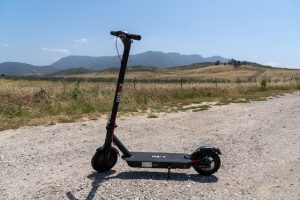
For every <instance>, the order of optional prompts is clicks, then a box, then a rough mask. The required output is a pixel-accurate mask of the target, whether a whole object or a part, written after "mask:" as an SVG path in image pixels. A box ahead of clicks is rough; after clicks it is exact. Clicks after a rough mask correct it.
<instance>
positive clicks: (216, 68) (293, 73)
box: [67, 64, 300, 82]
mask: <svg viewBox="0 0 300 200" xmlns="http://www.w3.org/2000/svg"><path fill="white" fill-rule="evenodd" d="M117 76H118V72H117V71H116V70H115V71H114V70H110V71H103V72H93V73H87V74H76V75H69V76H67V77H77V78H78V77H85V78H117ZM292 77H293V79H294V80H295V79H297V78H298V79H300V70H292V69H277V68H261V67H253V66H249V65H243V66H241V67H238V68H236V67H233V66H232V65H211V66H206V67H203V66H200V65H197V64H194V65H191V66H189V67H186V68H170V69H151V68H149V69H147V68H146V69H144V70H136V69H133V70H128V72H127V74H126V78H128V79H137V80H147V79H148V80H161V79H164V80H167V79H181V78H183V79H186V80H193V79H194V80H202V81H212V80H217V81H220V82H228V81H230V82H236V81H238V79H239V80H240V81H241V82H245V81H246V82H254V81H255V79H257V81H259V80H261V79H268V80H269V79H271V80H272V81H275V82H283V81H286V82H289V81H290V80H291V78H292Z"/></svg>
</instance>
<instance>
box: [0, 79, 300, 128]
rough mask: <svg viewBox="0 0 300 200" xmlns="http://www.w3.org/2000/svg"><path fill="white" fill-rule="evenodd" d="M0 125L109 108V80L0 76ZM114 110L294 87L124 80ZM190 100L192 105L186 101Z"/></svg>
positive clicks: (93, 115)
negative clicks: (30, 79) (43, 79)
mask: <svg viewBox="0 0 300 200" xmlns="http://www.w3.org/2000/svg"><path fill="white" fill-rule="evenodd" d="M0 84H1V87H0V130H4V129H10V128H17V127H20V126H24V125H38V124H48V125H49V124H50V125H51V124H55V123H59V122H72V121H76V120H88V119H97V118H98V117H104V116H107V115H108V113H109V112H110V110H111V106H112V100H113V95H114V91H115V84H114V83H112V82H107V83H105V82H65V81H29V80H21V79H20V80H9V79H7V80H6V79H0ZM124 89H125V91H124V93H123V94H122V98H121V103H120V109H119V111H120V114H121V115H124V114H134V113H147V114H148V117H149V118H153V117H157V116H156V115H155V113H157V112H178V111H184V110H193V111H194V112H197V111H202V110H206V109H209V106H207V105H198V104H200V103H202V102H214V103H213V104H215V105H224V104H228V103H246V102H249V101H251V100H263V99H264V98H265V97H268V96H273V95H280V94H282V93H286V92H292V91H295V90H298V89H300V85H299V84H298V85H297V84H296V83H294V82H293V83H290V82H285V83H283V82H276V83H275V82H274V83H273V82H271V83H267V86H266V87H265V88H262V87H261V86H260V84H259V83H258V84H255V83H240V84H237V83H218V84H215V83H184V84H183V85H181V84H180V83H168V84H162V83H138V84H136V85H135V86H134V84H133V83H126V84H125V86H124ZM189 105H193V106H189Z"/></svg>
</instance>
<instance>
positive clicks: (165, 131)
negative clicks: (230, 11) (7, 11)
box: [0, 92, 300, 200]
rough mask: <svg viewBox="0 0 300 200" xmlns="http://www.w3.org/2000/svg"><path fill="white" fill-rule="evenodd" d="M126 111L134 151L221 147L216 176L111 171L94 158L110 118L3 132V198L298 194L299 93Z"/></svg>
mask: <svg viewBox="0 0 300 200" xmlns="http://www.w3.org/2000/svg"><path fill="white" fill-rule="evenodd" d="M158 116H159V117H158V118H151V119H150V118H147V117H146V116H129V117H121V118H120V119H119V120H118V125H119V127H118V128H117V129H116V131H115V132H116V134H117V135H118V137H119V138H120V139H121V140H122V141H123V142H124V144H126V145H127V146H128V148H129V149H130V150H134V151H140V150H143V151H165V152H192V151H193V150H195V149H196V148H198V147H200V146H202V145H212V146H216V147H219V148H220V149H221V151H222V153H223V155H222V156H221V161H222V166H221V168H220V170H219V171H218V172H217V173H215V174H214V175H212V176H209V177H203V176H200V175H198V174H197V173H196V171H194V170H193V169H192V168H191V169H189V170H180V169H173V170H171V172H172V173H171V177H170V180H169V181H168V180H167V173H166V172H167V170H165V169H138V168H129V167H128V166H127V165H126V163H125V162H124V161H123V160H122V159H120V158H119V160H118V162H117V164H116V166H115V167H114V168H113V170H111V171H110V172H108V173H105V174H99V173H96V172H95V171H93V170H92V168H91V166H90V159H91V157H92V155H93V154H94V152H95V149H96V148H97V147H99V146H101V145H102V143H103V141H104V137H105V124H106V120H105V119H100V120H97V121H87V122H81V123H65V124H57V125H52V126H35V127H23V128H19V129H17V130H6V131H2V132H0V199H5V200H6V199H133V200H138V199H195V200H196V199H297V200H299V199H300V190H299V188H300V93H299V92H298V93H293V94H287V95H284V96H281V97H279V98H272V99H270V100H268V101H262V102H252V103H249V104H230V105H226V106H215V107H213V108H211V109H209V110H207V111H202V112H180V113H169V114H163V113H161V114H159V115H158Z"/></svg>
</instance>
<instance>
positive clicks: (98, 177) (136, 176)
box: [67, 170, 218, 200]
mask: <svg viewBox="0 0 300 200" xmlns="http://www.w3.org/2000/svg"><path fill="white" fill-rule="evenodd" d="M115 172H116V171H115V170H111V171H109V172H106V173H97V172H93V173H91V174H90V175H88V176H87V178H89V179H91V180H93V182H92V188H91V190H90V192H89V194H88V196H87V198H86V199H94V197H95V194H96V192H97V190H98V188H99V187H100V186H101V183H103V182H104V181H108V180H110V179H124V180H161V181H163V180H168V181H195V182H199V183H216V182H218V178H217V177H216V176H214V175H211V176H201V175H199V174H186V173H176V172H171V174H170V177H169V179H168V175H167V172H148V171H130V172H121V173H119V174H117V175H113V176H111V175H112V174H114V173H115ZM67 197H68V199H70V200H72V199H76V198H72V195H70V193H67Z"/></svg>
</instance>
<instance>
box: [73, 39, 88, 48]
mask: <svg viewBox="0 0 300 200" xmlns="http://www.w3.org/2000/svg"><path fill="white" fill-rule="evenodd" d="M88 43H89V39H87V38H84V37H83V38H80V39H77V40H74V44H73V47H76V48H78V47H79V46H80V45H87V44H88Z"/></svg>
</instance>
